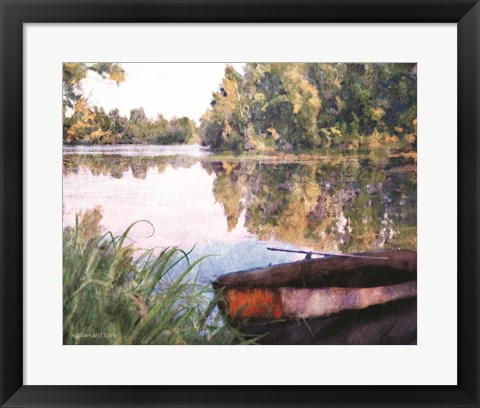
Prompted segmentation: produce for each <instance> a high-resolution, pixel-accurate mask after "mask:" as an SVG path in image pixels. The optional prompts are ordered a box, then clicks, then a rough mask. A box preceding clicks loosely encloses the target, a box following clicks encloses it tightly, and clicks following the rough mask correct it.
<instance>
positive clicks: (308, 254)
mask: <svg viewBox="0 0 480 408" xmlns="http://www.w3.org/2000/svg"><path fill="white" fill-rule="evenodd" d="M267 249H268V250H269V251H280V252H293V253H296V254H305V255H307V257H306V259H310V258H311V256H312V255H322V256H339V257H344V258H365V259H389V258H388V257H385V256H369V255H366V256H362V255H354V254H333V253H330V252H314V251H297V250H293V249H281V248H270V247H267Z"/></svg>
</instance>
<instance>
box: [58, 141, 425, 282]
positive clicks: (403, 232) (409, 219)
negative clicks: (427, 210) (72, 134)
mask: <svg viewBox="0 0 480 408" xmlns="http://www.w3.org/2000/svg"><path fill="white" fill-rule="evenodd" d="M63 197H64V201H63V205H64V213H63V222H64V225H65V226H73V225H74V223H75V214H76V213H79V212H81V211H83V212H85V211H86V210H88V209H93V208H94V207H96V206H100V207H101V208H102V211H103V219H102V226H103V227H104V229H105V230H109V231H112V232H113V233H114V234H115V235H118V234H121V233H122V232H123V231H124V230H125V228H126V227H127V226H128V225H130V224H131V223H132V222H134V221H136V220H148V221H150V222H151V223H152V224H153V225H154V226H155V231H154V233H153V235H152V228H151V226H150V225H148V224H147V223H140V224H137V225H136V226H135V227H134V229H133V230H132V231H131V233H130V235H129V236H130V238H131V239H132V241H133V242H134V244H135V245H136V246H137V247H139V248H152V247H158V248H159V249H160V248H162V247H165V246H173V245H175V246H180V247H182V248H183V249H190V248H192V247H194V250H193V253H192V257H193V258H197V257H199V256H203V255H207V254H208V255H215V256H212V257H209V258H207V259H206V260H205V261H204V262H202V263H201V266H200V276H201V280H202V281H209V280H211V279H212V278H214V277H215V276H218V275H219V274H222V273H225V272H231V271H236V270H242V269H248V268H254V267H262V266H266V265H268V264H276V263H282V262H288V261H293V260H299V259H302V258H303V257H304V256H303V255H297V254H287V253H280V252H271V251H268V250H267V247H268V246H273V247H278V248H288V249H295V248H296V249H307V250H313V251H323V252H353V251H360V250H366V249H380V248H412V249H415V248H416V156H415V155H414V154H403V155H402V154H396V155H391V156H383V157H380V158H378V157H377V158H375V157H372V156H371V155H363V156H352V155H333V156H328V157H326V156H321V155H318V156H315V155H308V157H306V156H298V157H294V158H293V159H292V156H289V157H288V158H282V157H278V156H275V157H265V156H261V157H257V156H248V157H246V158H242V159H240V158H234V157H233V158H232V157H230V158H221V157H220V158H219V156H215V155H211V154H209V152H208V151H206V150H205V149H203V148H201V147H200V146H196V145H193V146H112V147H110V146H109V147H104V146H95V147H75V148H73V147H66V148H64V178H63Z"/></svg>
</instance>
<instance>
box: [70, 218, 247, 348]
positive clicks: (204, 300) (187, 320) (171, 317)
mask: <svg viewBox="0 0 480 408" xmlns="http://www.w3.org/2000/svg"><path fill="white" fill-rule="evenodd" d="M101 218H102V215H101V212H100V210H99V209H95V210H92V211H88V212H86V213H85V214H83V215H82V214H80V215H79V216H77V219H76V225H75V227H73V228H71V227H67V228H65V229H64V233H63V235H64V237H63V319H64V322H63V342H64V344H107V345H110V344H239V343H245V340H244V339H243V338H242V337H241V335H240V333H238V332H236V331H235V330H234V329H232V328H231V327H229V326H228V324H227V323H226V322H224V321H223V319H222V317H221V315H220V314H219V313H215V307H216V305H217V303H218V298H217V297H216V296H215V295H214V293H213V291H212V289H211V287H210V286H209V285H207V286H202V285H199V284H197V274H196V272H195V270H196V266H197V265H198V264H199V263H200V262H201V261H202V258H201V259H197V260H195V261H192V260H191V259H190V258H189V255H190V254H189V252H185V251H183V250H182V249H180V248H175V247H172V248H165V249H163V250H161V251H160V253H159V254H158V255H156V254H155V253H154V250H153V249H146V250H138V249H136V248H135V247H134V246H133V245H132V244H130V243H128V234H129V232H130V230H131V228H134V227H135V224H136V223H133V224H132V225H131V226H130V227H128V228H127V229H126V231H125V232H124V233H123V234H122V235H121V236H118V237H114V236H113V235H112V234H111V233H110V232H108V233H106V234H102V233H101V229H100V221H101ZM139 222H146V221H139ZM152 228H153V227H152ZM179 269H180V272H179ZM174 271H175V272H174Z"/></svg>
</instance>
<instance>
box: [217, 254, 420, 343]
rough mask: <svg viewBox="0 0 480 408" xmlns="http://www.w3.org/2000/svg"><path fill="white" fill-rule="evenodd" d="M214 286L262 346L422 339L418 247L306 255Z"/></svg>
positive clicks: (235, 322) (226, 310) (238, 323)
mask: <svg viewBox="0 0 480 408" xmlns="http://www.w3.org/2000/svg"><path fill="white" fill-rule="evenodd" d="M213 287H214V289H215V290H216V291H218V292H219V293H220V299H221V300H220V309H221V312H222V313H223V315H224V316H225V317H226V319H227V320H228V322H229V324H230V325H231V326H233V327H235V328H237V329H238V330H239V331H241V332H242V333H243V334H244V335H245V336H246V337H253V338H257V340H256V341H257V342H258V343H260V344H416V337H417V253H416V251H411V250H385V251H374V252H359V253H355V254H350V255H347V256H328V257H323V258H316V259H304V260H302V261H298V262H292V263H285V264H280V265H273V266H269V267H266V268H257V269H251V270H247V271H240V272H233V273H227V274H224V275H221V276H219V277H218V278H217V279H216V280H215V281H214V282H213Z"/></svg>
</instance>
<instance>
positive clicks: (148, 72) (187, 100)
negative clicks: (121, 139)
mask: <svg viewBox="0 0 480 408" xmlns="http://www.w3.org/2000/svg"><path fill="white" fill-rule="evenodd" d="M225 65H226V64H223V63H122V66H123V68H124V69H125V71H126V73H127V79H126V80H125V81H124V82H122V83H120V85H119V86H117V85H116V84H114V83H109V82H108V81H103V80H101V79H99V78H98V76H95V75H89V77H87V78H86V79H85V80H84V81H83V91H84V95H85V96H87V97H88V99H89V101H90V103H91V104H93V105H97V106H101V107H103V108H104V109H105V111H106V112H107V113H108V112H109V111H110V110H111V109H114V108H118V109H120V114H121V115H125V116H127V117H129V115H130V110H131V109H133V108H139V107H141V106H143V108H144V109H145V113H146V115H147V116H149V117H150V118H152V119H154V118H156V116H157V114H159V113H161V114H162V115H163V116H164V117H165V118H167V119H170V118H171V117H173V116H178V117H181V116H188V117H190V118H192V119H194V120H195V121H196V122H197V123H198V121H199V119H200V116H202V115H203V113H205V111H206V109H207V108H208V107H209V106H210V105H209V104H210V101H211V100H212V92H214V91H216V90H218V85H219V84H220V82H221V81H222V79H223V75H224V72H225ZM232 65H233V66H234V67H235V69H236V70H237V71H239V72H243V70H242V66H243V64H232Z"/></svg>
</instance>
